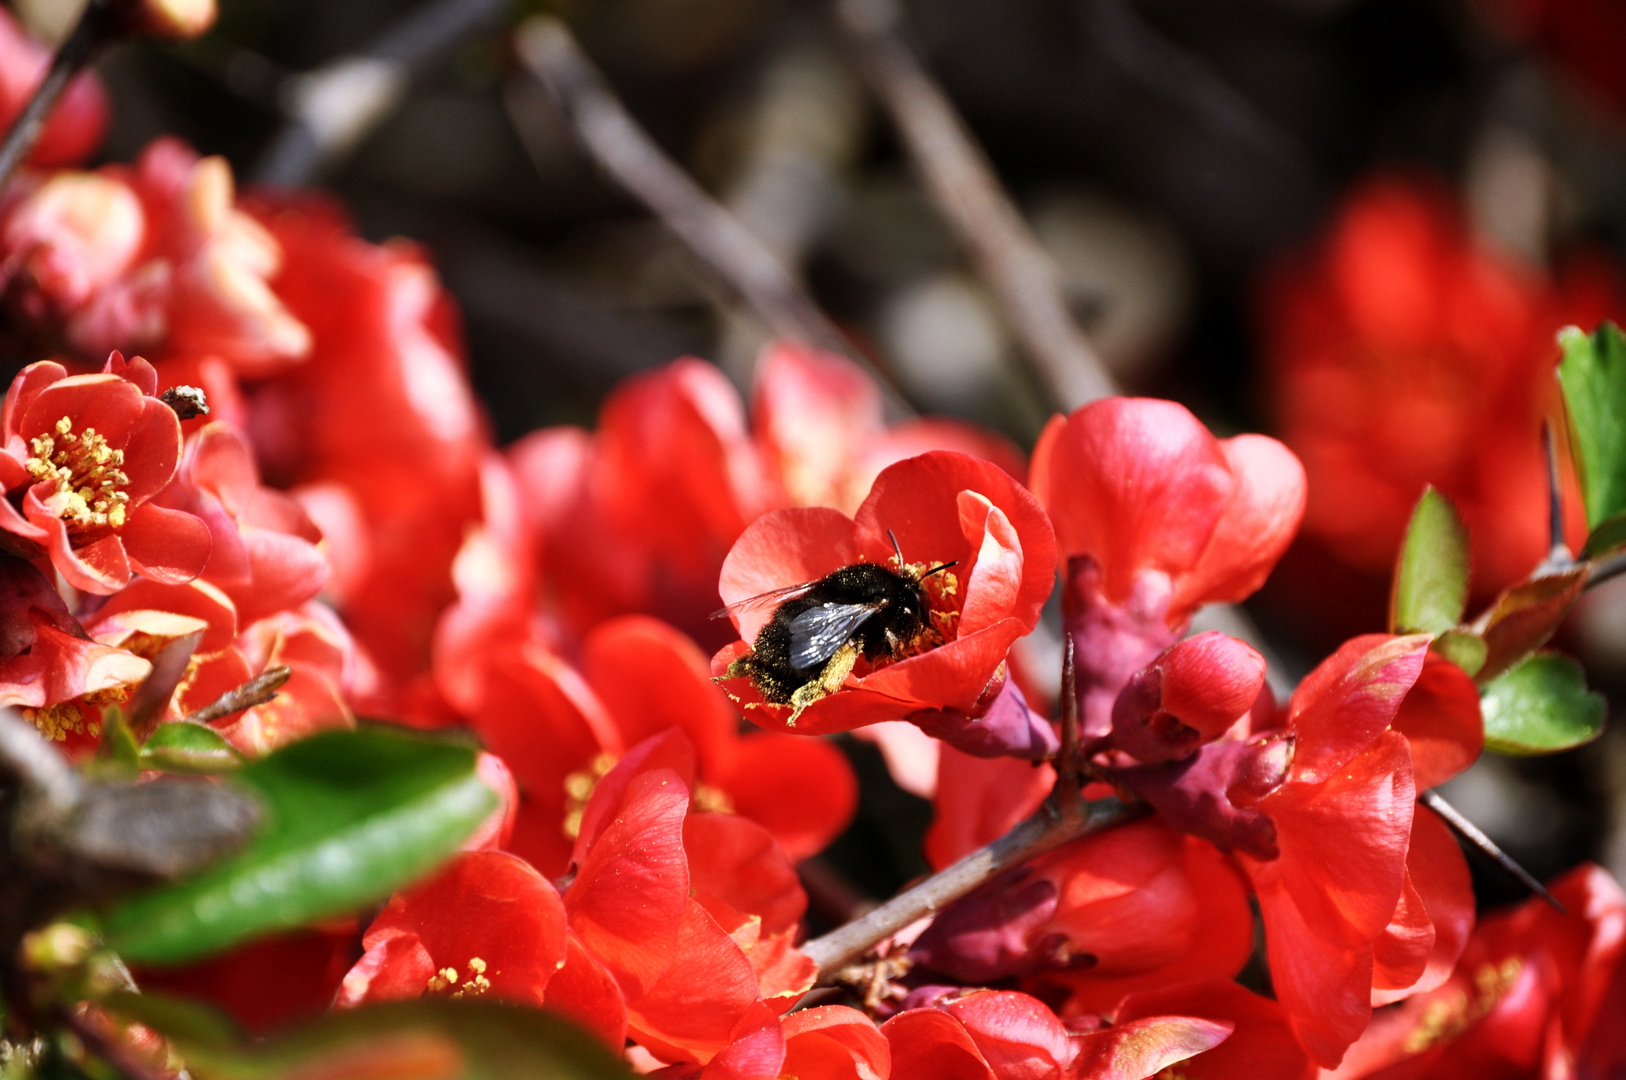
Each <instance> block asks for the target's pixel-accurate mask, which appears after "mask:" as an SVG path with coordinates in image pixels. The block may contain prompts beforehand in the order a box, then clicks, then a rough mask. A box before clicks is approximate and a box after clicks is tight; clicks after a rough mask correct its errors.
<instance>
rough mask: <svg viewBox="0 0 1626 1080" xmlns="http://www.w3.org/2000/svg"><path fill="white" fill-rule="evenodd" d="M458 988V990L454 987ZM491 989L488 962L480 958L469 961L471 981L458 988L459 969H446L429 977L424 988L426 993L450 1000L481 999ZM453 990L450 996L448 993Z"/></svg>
mask: <svg viewBox="0 0 1626 1080" xmlns="http://www.w3.org/2000/svg"><path fill="white" fill-rule="evenodd" d="M454 986H457V989H456V990H452V987H454ZM490 989H491V980H490V979H487V978H486V962H485V961H484V960H482V959H480V958H479V957H478V956H476V957H474V958H473V959H471V960H470V961H469V979H468V981H467V982H465V983H463V984H462V985H461V986H458V982H457V969H456V968H454V967H444V968H441V969H440V970H439V971H437V972H435V973H434V974H433V975H431V976H430V977H429V982H428V984H427V985H426V986H425V987H424V990H425V992H426V993H430V994H440V995H442V996H445V997H450V998H463V997H479V996H480V995H481V994H484V993H485V992H486V991H487V990H490ZM448 990H452V992H451V993H450V994H448V993H446V991H448Z"/></svg>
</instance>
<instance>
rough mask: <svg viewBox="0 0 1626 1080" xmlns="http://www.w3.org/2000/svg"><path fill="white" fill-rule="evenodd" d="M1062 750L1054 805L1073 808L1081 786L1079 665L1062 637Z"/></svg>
mask: <svg viewBox="0 0 1626 1080" xmlns="http://www.w3.org/2000/svg"><path fill="white" fill-rule="evenodd" d="M1061 637H1062V645H1061V749H1060V750H1059V751H1057V752H1056V803H1057V805H1058V806H1062V807H1067V806H1071V805H1073V802H1074V800H1076V799H1077V798H1078V793H1079V790H1080V788H1081V787H1082V785H1081V784H1080V782H1079V780H1080V778H1079V763H1078V663H1077V657H1076V655H1075V648H1076V646H1075V645H1074V643H1073V635H1072V634H1065V633H1064V634H1062V636H1061Z"/></svg>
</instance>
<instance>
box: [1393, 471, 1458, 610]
mask: <svg viewBox="0 0 1626 1080" xmlns="http://www.w3.org/2000/svg"><path fill="white" fill-rule="evenodd" d="M1467 606H1468V527H1467V526H1466V525H1464V524H1463V523H1462V516H1461V515H1460V514H1458V513H1457V508H1456V507H1455V506H1453V505H1451V500H1450V499H1449V498H1447V497H1446V496H1445V495H1444V494H1443V493H1441V492H1439V491H1437V490H1436V489H1434V488H1433V487H1429V488H1426V489H1425V490H1424V491H1423V497H1422V498H1420V499H1418V500H1417V506H1416V508H1415V509H1414V510H1412V512H1411V524H1409V525H1407V526H1406V539H1405V541H1404V543H1402V544H1401V546H1400V563H1399V565H1398V566H1396V567H1395V580H1394V589H1393V591H1392V592H1391V594H1390V597H1389V631H1390V632H1391V633H1395V634H1438V633H1442V632H1443V631H1446V630H1449V629H1451V628H1452V627H1454V626H1456V625H1457V623H1459V622H1461V621H1462V613H1463V611H1464V610H1466V608H1467Z"/></svg>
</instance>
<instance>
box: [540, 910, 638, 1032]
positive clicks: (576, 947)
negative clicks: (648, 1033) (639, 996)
mask: <svg viewBox="0 0 1626 1080" xmlns="http://www.w3.org/2000/svg"><path fill="white" fill-rule="evenodd" d="M542 1003H543V1004H544V1005H545V1006H546V1007H547V1008H548V1009H549V1010H551V1011H553V1012H556V1013H559V1014H560V1015H561V1016H565V1017H568V1018H569V1019H571V1020H574V1021H575V1022H576V1023H578V1024H580V1025H581V1026H582V1027H584V1028H586V1029H587V1030H588V1031H590V1032H592V1033H593V1034H594V1035H597V1036H598V1037H599V1039H601V1040H602V1041H603V1042H604V1044H605V1045H606V1046H608V1047H609V1048H610V1049H612V1050H614V1051H615V1052H616V1053H620V1052H621V1051H622V1049H624V1048H625V1045H626V1040H627V1003H626V1001H625V1000H623V998H622V996H621V988H620V987H619V986H617V985H616V982H615V976H613V975H611V974H610V969H609V968H607V967H605V966H604V965H603V964H601V963H599V962H598V960H597V958H595V957H594V956H593V954H592V953H591V952H589V951H588V949H587V947H586V946H585V945H583V944H582V941H581V938H579V937H577V936H576V935H575V934H574V933H571V934H569V936H568V939H567V944H566V951H565V966H564V967H562V968H560V969H559V970H558V971H557V972H556V973H555V974H554V976H553V978H552V979H550V980H548V987H547V991H546V992H545V993H544V995H543V998H542Z"/></svg>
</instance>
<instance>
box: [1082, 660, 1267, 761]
mask: <svg viewBox="0 0 1626 1080" xmlns="http://www.w3.org/2000/svg"><path fill="white" fill-rule="evenodd" d="M1264 689H1265V658H1264V657H1262V656H1260V655H1259V654H1258V653H1257V652H1255V651H1254V650H1253V649H1252V648H1251V647H1249V646H1248V645H1246V644H1244V643H1243V642H1240V641H1238V640H1236V639H1235V638H1232V637H1227V636H1225V635H1224V634H1222V633H1220V632H1219V631H1217V630H1209V631H1207V632H1205V633H1201V634H1198V635H1196V636H1195V637H1189V638H1187V639H1185V640H1184V641H1181V642H1177V643H1176V644H1174V645H1171V646H1169V647H1168V648H1167V649H1165V650H1164V651H1163V653H1162V654H1161V655H1160V656H1158V658H1157V659H1156V660H1154V661H1152V663H1150V664H1149V665H1147V666H1146V667H1144V668H1142V669H1141V670H1140V671H1139V672H1137V673H1136V674H1135V675H1134V676H1133V677H1132V678H1131V679H1130V680H1129V682H1128V684H1127V685H1126V686H1125V687H1124V688H1123V689H1122V690H1121V691H1119V693H1118V700H1117V701H1116V702H1115V703H1114V704H1113V707H1112V745H1113V746H1114V747H1115V748H1116V749H1118V750H1121V751H1123V752H1124V753H1126V754H1129V755H1130V756H1131V757H1133V758H1135V759H1136V760H1137V761H1141V762H1144V763H1146V764H1148V765H1150V764H1155V763H1157V762H1160V761H1178V760H1183V759H1185V758H1189V757H1190V756H1191V755H1192V754H1193V753H1195V752H1196V750H1197V748H1198V746H1199V745H1201V744H1202V743H1206V742H1212V741H1213V740H1215V739H1217V738H1219V737H1220V736H1221V735H1223V734H1225V733H1226V732H1227V731H1228V730H1230V728H1231V727H1232V726H1233V725H1234V724H1236V723H1237V722H1238V721H1239V720H1241V719H1242V718H1243V717H1245V716H1246V715H1247V714H1248V711H1249V710H1250V709H1252V708H1253V705H1254V702H1256V701H1257V700H1258V699H1259V695H1260V692H1261V691H1264ZM1265 692H1267V693H1268V691H1265Z"/></svg>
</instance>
